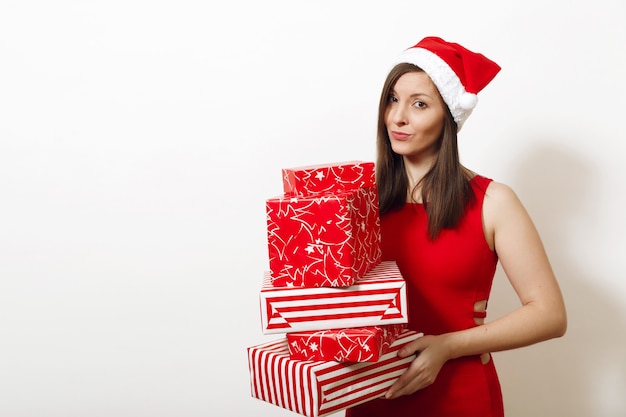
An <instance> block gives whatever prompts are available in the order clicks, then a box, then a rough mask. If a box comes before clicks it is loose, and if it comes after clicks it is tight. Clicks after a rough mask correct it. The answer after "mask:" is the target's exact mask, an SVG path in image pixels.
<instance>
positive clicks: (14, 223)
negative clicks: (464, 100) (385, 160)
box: [0, 0, 626, 417]
mask: <svg viewBox="0 0 626 417" xmlns="http://www.w3.org/2000/svg"><path fill="white" fill-rule="evenodd" d="M383 3H384V5H383ZM624 18H626V11H625V6H624V3H623V1H622V0H613V1H611V0H599V1H595V2H586V1H585V2H583V1H571V0H558V1H553V2H546V1H536V0H525V1H510V2H499V1H476V2H467V1H448V2H435V1H432V2H418V1H387V2H363V1H334V2H331V1H252V0H250V1H228V2H206V1H185V0H183V1H176V2H174V1H141V0H125V1H118V0H113V1H67V0H65V1H55V2H49V1H17V0H16V1H4V2H2V3H1V5H0V416H2V417H35V416H36V417H40V416H41V417H57V416H63V417H74V416H76V417H78V416H81V417H82V416H90V417H99V416H116V417H126V416H150V417H159V416H185V417H195V416H245V415H248V416H282V415H284V416H290V415H293V414H292V413H289V412H286V411H284V410H282V409H280V408H278V407H275V406H273V405H269V404H266V403H263V402H261V401H259V400H256V399H253V398H251V397H250V390H249V380H248V369H247V356H246V347H248V346H252V345H254V344H257V343H261V342H263V341H266V340H273V339H275V338H276V337H277V336H276V335H275V336H264V335H262V333H261V328H260V320H259V308H258V290H259V286H260V280H261V276H262V273H263V271H264V270H265V269H267V252H266V246H265V238H266V235H265V232H266V229H265V206H264V203H265V199H266V198H269V197H271V196H275V195H277V194H279V193H280V192H281V191H282V189H281V186H282V184H281V176H280V169H281V168H283V167H292V166H299V165H305V164H313V163H324V162H333V161H343V160H352V159H362V160H374V157H375V155H374V150H375V148H374V140H375V139H374V137H375V125H376V107H377V103H378V94H379V91H380V88H381V86H382V82H383V79H384V77H385V75H386V71H387V70H388V69H389V68H388V64H387V63H388V62H390V60H391V59H392V58H393V57H394V56H395V55H396V54H397V53H399V52H400V51H401V50H402V49H404V48H406V47H409V46H411V45H413V44H414V43H416V42H417V41H418V40H419V39H421V38H422V37H423V36H426V35H438V36H442V37H444V38H445V39H448V40H451V41H456V42H460V43H462V44H464V45H465V46H467V47H468V48H470V49H475V50H478V51H480V52H483V53H484V54H486V55H487V56H489V57H490V58H492V59H494V60H495V61H496V62H498V63H499V64H500V65H501V66H502V67H503V70H502V71H501V73H500V74H499V75H498V76H497V77H496V79H495V80H494V81H493V82H492V84H490V85H489V86H488V87H487V88H486V89H485V90H484V91H483V92H482V93H481V94H480V102H479V104H478V106H477V108H476V110H475V111H474V114H473V115H472V116H471V117H470V118H469V120H468V122H467V123H466V125H465V127H464V128H463V131H462V132H461V135H460V146H461V158H462V161H463V162H464V163H465V164H466V165H467V166H468V167H470V168H471V169H473V170H475V171H478V172H479V173H481V174H483V175H486V176H489V177H492V178H494V179H496V180H498V181H500V182H504V183H507V184H509V185H511V186H512V187H513V188H514V189H515V190H516V191H517V192H518V194H519V195H520V197H521V198H522V200H523V201H524V203H525V205H526V206H527V208H528V210H529V211H530V213H531V215H532V216H533V218H534V219H535V221H536V224H537V226H538V227H539V229H540V232H541V234H542V236H543V238H544V242H545V245H546V248H547V250H548V252H549V255H550V257H551V259H552V262H553V266H554V269H555V271H556V273H557V275H558V278H559V281H560V283H561V286H562V289H563V292H564V294H565V297H566V301H567V305H568V310H569V319H570V324H569V330H568V333H567V335H566V336H565V337H564V338H562V339H558V340H554V341H550V342H547V343H544V344H540V345H536V346H532V347H528V348H524V349H520V350H515V351H511V352H503V353H499V354H497V355H496V356H495V360H496V364H497V366H498V368H499V372H500V375H501V380H502V385H503V390H504V396H505V402H506V408H507V413H508V416H509V417H525V416H534V417H540V416H571V417H578V416H580V417H582V416H593V417H618V416H622V417H623V416H624V415H626V399H625V397H624V393H625V392H626V355H625V353H626V332H625V330H626V303H624V299H625V298H626V279H625V277H624V273H625V271H626V256H625V255H624V249H625V248H626V245H625V241H624V239H625V238H624V236H626V221H625V220H624V215H623V208H624V206H625V205H626V199H625V191H626V180H625V178H626V167H625V165H626V159H625V157H624V141H625V140H626V137H625V136H626V135H625V134H624V117H625V112H624V109H625V104H624V103H625V101H624V100H625V97H626V82H625V81H624V75H625V74H626V53H625V51H626V50H625V47H624V45H625V44H626V31H625V26H624V24H623V23H624ZM517 303H518V301H517V299H516V298H515V295H514V293H513V292H512V290H511V289H510V287H509V286H508V283H507V281H506V277H505V276H504V275H503V274H502V273H501V272H498V275H497V276H496V281H495V284H494V290H493V293H492V299H491V303H490V309H489V318H494V317H497V316H499V315H501V314H504V313H505V312H507V311H509V310H510V309H512V308H515V307H516V306H517Z"/></svg>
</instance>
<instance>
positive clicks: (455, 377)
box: [346, 176, 504, 417]
mask: <svg viewBox="0 0 626 417" xmlns="http://www.w3.org/2000/svg"><path fill="white" fill-rule="evenodd" d="M490 182H491V180H490V179H488V178H485V177H481V176H475V177H474V178H473V179H472V180H471V181H470V183H471V185H472V189H473V191H474V194H475V196H476V199H475V201H474V203H471V204H469V205H468V207H467V209H466V212H465V214H464V216H463V218H462V220H461V222H460V224H459V225H458V226H457V227H456V228H455V229H451V230H447V229H446V230H443V231H442V232H441V234H440V235H439V237H437V239H435V240H434V241H431V240H429V238H428V234H427V217H426V211H425V209H424V206H423V205H421V204H411V203H407V204H405V205H404V206H403V207H402V208H401V209H399V210H397V211H393V212H389V213H387V214H386V215H385V216H383V218H382V219H381V223H382V244H383V259H385V260H395V261H396V262H397V263H398V267H399V268H400V271H401V272H402V274H403V276H404V278H405V279H406V281H407V289H408V299H409V307H408V308H409V327H410V328H411V329H414V330H417V331H420V332H424V334H433V335H437V334H441V333H447V332H453V331H457V330H463V329H468V328H471V327H475V326H477V324H476V322H475V320H474V318H475V317H477V316H480V314H476V313H475V312H474V303H475V302H477V301H482V300H487V299H488V297H489V293H490V291H491V284H492V282H493V276H494V274H495V270H496V263H497V261H498V258H497V255H496V254H495V252H494V251H492V250H491V249H490V248H489V246H488V244H487V241H486V240H485V235H484V231H483V225H482V205H483V200H484V196H485V190H486V189H487V186H488V185H489V183H490ZM483 316H484V313H483ZM503 415H504V411H503V405H502V393H501V391H500V383H499V381H498V376H497V374H496V370H495V367H494V365H493V360H489V362H487V363H486V364H483V363H482V362H481V359H480V356H467V357H462V358H458V359H453V360H449V361H448V362H446V363H445V364H444V366H443V367H442V369H441V371H440V372H439V374H438V375H437V378H436V380H435V382H434V383H433V384H432V385H430V386H428V387H426V388H424V389H422V390H419V391H417V392H415V393H414V394H411V395H407V396H403V397H399V398H397V399H393V400H386V399H384V398H381V399H377V400H373V401H370V402H367V403H364V404H361V405H359V406H356V407H353V408H351V409H348V410H347V411H346V417H362V416H363V417H365V416H367V417H391V416H392V417H402V416H415V417H418V416H419V417H429V416H433V417H434V416H436V417H446V416H455V417H456V416H462V417H502V416H503Z"/></svg>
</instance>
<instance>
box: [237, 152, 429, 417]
mask: <svg viewBox="0 0 626 417" xmlns="http://www.w3.org/2000/svg"><path fill="white" fill-rule="evenodd" d="M282 173H283V188H284V193H283V194H282V195H280V196H277V197H274V198H270V199H268V200H267V201H266V209H267V238H268V253H269V271H266V272H265V273H264V276H263V278H264V279H263V282H262V286H261V291H260V307H261V323H262V331H263V333H264V334H276V333H281V334H284V337H283V338H281V339H279V340H276V341H272V342H267V343H264V344H261V345H257V346H253V347H249V348H248V361H249V368H250V383H251V392H252V396H253V397H256V398H258V399H261V400H263V401H267V402H269V403H272V404H275V405H277V406H279V407H282V408H285V409H288V410H291V411H293V412H296V413H298V414H302V415H305V416H308V417H321V416H326V415H329V414H332V413H335V412H338V411H340V410H343V409H345V408H347V407H350V406H354V405H356V404H360V403H363V402H365V401H369V400H371V399H374V398H376V397H379V396H381V395H382V394H383V393H384V392H385V391H386V389H387V388H388V387H390V386H391V385H392V384H393V382H394V381H395V380H396V379H397V378H398V377H399V376H400V375H401V374H402V373H403V372H404V371H405V370H406V368H407V367H408V365H409V363H410V362H411V360H412V359H413V357H409V358H404V359H400V358H398V357H397V351H398V349H399V348H400V347H402V346H403V345H404V344H406V343H408V342H410V341H411V340H414V339H416V338H417V337H419V336H420V335H419V334H417V333H416V332H413V331H411V330H408V329H406V323H407V317H408V316H407V304H406V286H405V281H404V279H403V278H402V275H401V274H400V271H399V270H398V267H397V265H396V264H395V262H392V261H381V254H382V251H381V235H380V215H379V210H378V194H377V190H376V185H375V175H374V163H372V162H363V161H348V162H342V163H330V164H320V165H315V166H307V167H298V168H291V169H283V170H282Z"/></svg>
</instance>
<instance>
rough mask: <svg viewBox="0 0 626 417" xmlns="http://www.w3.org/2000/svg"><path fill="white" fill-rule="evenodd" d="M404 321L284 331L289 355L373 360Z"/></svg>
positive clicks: (382, 352) (400, 328)
mask: <svg viewBox="0 0 626 417" xmlns="http://www.w3.org/2000/svg"><path fill="white" fill-rule="evenodd" d="M405 327H406V326H405V325H404V324H390V325H387V326H368V327H357V328H350V329H335V330H318V331H313V332H295V333H287V342H288V345H289V357H290V358H291V359H298V360H305V361H307V360H308V361H335V362H376V361H378V360H379V359H380V357H381V355H383V354H385V353H387V351H388V350H389V347H390V346H391V344H392V343H393V341H394V340H396V338H397V337H398V335H399V334H400V333H401V332H402V331H403V330H404V329H405Z"/></svg>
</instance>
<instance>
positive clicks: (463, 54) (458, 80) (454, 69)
mask: <svg viewBox="0 0 626 417" xmlns="http://www.w3.org/2000/svg"><path fill="white" fill-rule="evenodd" d="M400 63H409V64H413V65H417V66H418V67H420V68H421V69H423V70H424V72H426V74H428V76H429V77H430V78H431V80H432V81H433V83H434V84H435V86H437V89H438V90H439V94H441V97H442V98H443V101H444V102H445V103H446V104H447V105H448V108H449V109H450V112H451V113H452V116H453V117H454V120H455V121H456V124H457V126H458V130H461V127H462V126H463V123H465V120H467V118H468V117H469V115H470V114H471V113H472V110H473V109H474V107H476V103H477V102H478V96H477V94H478V92H479V91H480V90H482V89H483V88H484V87H485V86H486V85H487V84H489V82H490V81H491V80H493V78H494V77H495V76H496V74H497V73H498V72H499V71H500V66H499V65H498V64H496V63H495V62H493V61H492V60H490V59H489V58H487V57H485V56H484V55H482V54H479V53H476V52H472V51H470V50H468V49H466V48H464V47H463V46H461V45H459V44H458V43H452V42H446V41H444V40H443V39H441V38H438V37H434V36H429V37H426V38H424V39H422V40H421V41H419V42H418V43H417V44H416V45H415V46H412V47H410V48H408V49H406V50H404V51H403V52H402V53H401V54H400V55H399V56H398V57H397V58H396V60H395V61H394V62H393V65H397V64H400Z"/></svg>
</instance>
